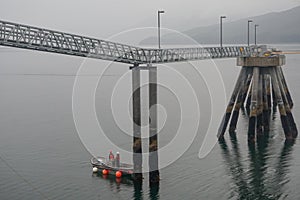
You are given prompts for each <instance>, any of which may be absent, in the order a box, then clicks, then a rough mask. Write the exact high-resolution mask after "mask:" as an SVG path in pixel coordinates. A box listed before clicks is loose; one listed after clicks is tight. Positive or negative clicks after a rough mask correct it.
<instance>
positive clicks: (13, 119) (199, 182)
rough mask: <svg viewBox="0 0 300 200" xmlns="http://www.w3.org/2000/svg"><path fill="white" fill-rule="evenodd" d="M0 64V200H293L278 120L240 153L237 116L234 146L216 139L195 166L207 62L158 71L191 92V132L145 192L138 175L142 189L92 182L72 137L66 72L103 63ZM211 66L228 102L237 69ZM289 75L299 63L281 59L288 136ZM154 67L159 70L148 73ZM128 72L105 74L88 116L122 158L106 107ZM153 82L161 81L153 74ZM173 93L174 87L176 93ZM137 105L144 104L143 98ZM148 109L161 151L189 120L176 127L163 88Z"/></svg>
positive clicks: (298, 193)
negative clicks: (158, 112)
mask: <svg viewBox="0 0 300 200" xmlns="http://www.w3.org/2000/svg"><path fill="white" fill-rule="evenodd" d="M272 46H276V47H279V48H280V49H283V50H293V49H294V50H299V49H300V45H296V44H295V45H272ZM0 60H1V64H0V199H1V200H2V199H3V200H6V199H7V200H12V199H22V200H26V199H28V200H33V199H64V200H66V199H164V200H165V199H251V200H252V199H259V200H260V199H266V200H271V199H272V200H273V199H274V200H275V199H290V200H295V199H300V190H299V185H300V145H299V142H300V139H299V138H298V139H297V140H296V142H295V144H294V145H287V144H285V139H284V134H283V131H282V128H281V123H280V118H279V116H278V113H274V114H272V122H271V131H270V135H269V138H267V139H266V140H264V141H261V142H260V143H257V144H255V145H248V143H247V127H248V122H247V117H246V115H245V114H241V115H240V118H239V122H238V129H237V137H236V139H234V138H230V137H229V136H228V134H226V137H225V139H226V142H225V143H217V144H216V145H215V146H214V147H213V149H212V151H211V152H210V153H209V154H208V155H207V156H206V157H205V158H203V159H199V158H198V153H199V149H200V146H201V144H202V142H203V140H204V136H205V133H206V130H207V124H208V122H209V118H210V108H211V106H212V105H211V101H210V99H209V86H207V85H206V84H205V82H204V79H203V77H202V78H201V76H199V75H196V73H195V68H194V67H196V68H201V66H204V65H208V64H211V63H210V62H209V61H197V62H193V63H192V64H191V63H189V64H186V63H177V64H168V65H167V67H171V68H174V69H176V70H178V71H179V72H180V74H182V75H183V76H184V77H185V78H186V79H187V80H188V81H189V83H190V84H191V87H192V88H193V89H194V91H195V94H196V96H197V101H198V103H199V108H200V109H199V110H200V115H201V116H200V124H199V129H198V130H197V136H196V138H195V139H194V140H193V141H192V143H191V146H190V147H189V148H188V150H187V151H185V152H184V153H183V155H182V156H181V157H180V158H179V159H177V160H176V161H175V162H173V163H172V164H170V165H169V166H167V167H165V168H163V169H162V170H161V171H160V173H161V182H160V184H159V185H158V186H156V187H150V186H149V184H148V177H147V175H145V179H144V181H143V184H142V185H135V184H133V183H132V182H131V181H130V180H126V179H122V180H121V182H119V181H116V180H115V179H114V178H103V177H102V176H101V175H96V174H93V173H92V169H91V165H90V163H89V160H90V158H91V157H92V155H91V154H90V153H89V151H87V149H86V148H85V146H84V145H83V143H82V142H81V140H80V137H79V135H78V133H77V130H76V127H75V123H74V121H73V113H72V92H73V85H74V80H75V77H76V76H75V75H76V72H77V70H78V69H79V67H82V66H85V67H91V68H92V67H99V68H105V67H107V66H108V64H109V63H108V62H104V61H98V60H91V61H84V59H81V58H74V57H68V56H63V55H54V54H46V53H39V52H32V51H26V50H16V49H11V48H1V49H0ZM215 64H216V66H217V67H218V69H219V70H220V73H221V75H222V77H223V79H224V85H225V89H226V94H227V98H228V96H229V95H230V94H231V92H232V89H233V86H234V83H235V81H236V78H237V74H238V72H239V69H240V68H239V67H236V60H235V59H219V60H216V61H215ZM299 66H300V55H287V64H286V65H285V66H284V67H283V69H284V73H285V76H286V79H287V80H288V85H289V88H290V91H291V93H292V97H293V100H294V102H295V106H294V109H293V114H294V117H295V120H296V123H297V125H298V127H299V125H300V109H299V106H300V103H299V102H300V90H299V87H300V68H299ZM163 67H164V66H159V69H158V73H160V68H163ZM128 71H129V70H128V66H126V65H123V64H111V65H110V66H109V68H108V70H107V71H105V73H104V76H103V77H102V79H101V80H100V81H99V85H98V88H97V92H96V96H95V98H96V104H95V107H96V110H97V111H98V112H97V117H98V120H99V121H100V124H105V129H104V131H105V132H106V133H107V135H109V137H110V138H111V140H113V141H114V142H115V143H116V144H117V145H120V146H121V147H122V148H124V149H127V150H130V149H131V145H132V143H131V140H132V139H131V138H130V137H129V136H123V135H124V134H123V132H122V130H121V129H120V128H119V127H118V126H116V124H115V122H114V120H113V116H112V114H111V106H110V105H111V101H110V99H111V95H112V91H113V89H114V86H115V85H116V83H117V82H118V80H120V77H122V76H123V75H124V73H126V72H128ZM94 77H95V74H89V75H86V79H89V78H94ZM158 78H159V79H164V78H170V77H168V74H164V73H161V75H160V76H159V77H158ZM171 78H172V77H171ZM130 84H131V82H130V81H128V83H127V84H126V82H125V83H124V85H125V86H124V87H125V88H126V87H127V88H128V91H124V96H126V95H127V94H128V93H130V92H131V91H130V88H131V85H130ZM179 84H180V83H178V85H176V84H175V87H179V88H180V87H181V85H179ZM143 97H147V96H146V94H145V92H144V94H143ZM125 100H126V99H125ZM158 101H159V103H160V104H161V105H162V106H164V107H165V111H166V113H169V114H168V117H167V121H166V124H165V125H166V128H164V129H162V131H161V133H160V135H159V140H160V144H159V145H160V146H164V145H166V144H168V142H170V140H171V139H172V138H173V137H175V136H174V132H176V129H178V126H179V125H178V122H179V121H180V120H185V119H186V118H188V117H189V116H188V115H186V116H183V118H182V119H180V117H179V116H180V111H178V110H177V106H178V102H177V101H176V99H175V97H174V95H172V93H171V92H170V91H168V89H167V88H163V87H161V88H159V100H158ZM118 102H119V101H118ZM120 102H122V99H121V100H120ZM125 102H126V101H125ZM129 107H130V106H129ZM143 109H144V110H145V108H143ZM224 111H225V108H224ZM124 112H125V111H124ZM124 120H125V119H124ZM212 120H214V119H212ZM125 126H126V125H125ZM128 127H131V124H128ZM185 131H189V129H188V128H187V129H185ZM190 131H192V130H190ZM211 137H214V135H211ZM99 145H101V141H99ZM100 153H102V152H99V154H100ZM106 154H107V152H103V155H106ZM170 154H172V152H170Z"/></svg>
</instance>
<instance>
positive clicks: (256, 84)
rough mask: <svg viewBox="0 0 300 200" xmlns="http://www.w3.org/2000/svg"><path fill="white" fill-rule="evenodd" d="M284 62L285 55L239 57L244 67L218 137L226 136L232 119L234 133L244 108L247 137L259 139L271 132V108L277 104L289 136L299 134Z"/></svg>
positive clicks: (290, 137)
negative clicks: (247, 123) (246, 119)
mask: <svg viewBox="0 0 300 200" xmlns="http://www.w3.org/2000/svg"><path fill="white" fill-rule="evenodd" d="M284 64H285V56H283V55H280V56H279V55H276V56H271V57H240V58H238V59H237V65H239V66H242V69H241V71H240V74H239V77H238V80H237V82H236V85H235V88H234V90H233V93H232V95H231V98H230V101H229V103H228V106H227V109H226V113H225V115H224V117H223V120H222V123H221V125H220V128H219V131H218V137H219V139H222V138H223V136H224V133H225V131H226V129H227V126H228V124H229V121H230V124H229V132H230V133H234V132H235V130H236V126H237V121H238V118H239V112H240V110H241V109H245V110H246V111H247V114H248V116H249V126H248V140H249V141H255V139H256V138H257V139H259V137H261V136H263V135H265V134H267V133H268V132H269V130H270V116H271V111H272V110H276V108H277V107H278V110H279V114H280V119H281V123H282V128H283V131H284V134H285V137H286V139H287V140H293V139H295V138H296V137H297V135H298V131H297V127H296V124H295V121H294V118H293V115H292V108H293V105H294V104H293V100H292V97H291V94H290V92H289V89H288V86H287V82H286V80H285V77H284V74H283V71H282V68H281V66H282V65H284ZM272 107H273V109H272Z"/></svg>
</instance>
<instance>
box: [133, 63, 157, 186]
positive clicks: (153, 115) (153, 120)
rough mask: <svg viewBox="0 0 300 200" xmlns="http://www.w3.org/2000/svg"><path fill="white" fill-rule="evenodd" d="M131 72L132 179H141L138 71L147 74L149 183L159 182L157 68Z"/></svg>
mask: <svg viewBox="0 0 300 200" xmlns="http://www.w3.org/2000/svg"><path fill="white" fill-rule="evenodd" d="M130 69H131V70H132V92H133V94H132V106H133V107H132V110H133V112H132V115H133V165H134V179H135V180H136V181H141V180H142V179H143V174H142V165H143V156H142V152H143V151H142V138H141V90H140V87H141V83H140V82H141V81H140V77H141V74H140V71H141V70H147V71H148V72H149V181H150V183H151V184H152V183H157V182H159V168H158V136H157V68H156V67H153V66H150V65H148V66H146V67H140V66H134V67H131V68H130Z"/></svg>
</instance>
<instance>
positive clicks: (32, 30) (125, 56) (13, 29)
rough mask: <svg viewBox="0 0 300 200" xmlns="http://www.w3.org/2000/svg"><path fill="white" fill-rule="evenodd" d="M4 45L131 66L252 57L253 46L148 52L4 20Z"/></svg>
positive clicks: (0, 35) (0, 25)
mask: <svg viewBox="0 0 300 200" xmlns="http://www.w3.org/2000/svg"><path fill="white" fill-rule="evenodd" d="M0 45H2V46H11V47H17V48H25V49H31V50H39V51H46V52H53V53H60V54H67V55H74V56H82V57H89V58H97V59H102V60H110V61H116V62H122V63H130V64H147V63H167V62H182V61H189V60H203V59H213V58H228V57H238V56H249V55H250V54H251V49H250V47H244V46H232V47H223V48H220V47H201V48H173V49H149V48H148V49H147V48H139V47H134V46H130V45H125V44H120V43H115V42H110V41H105V40H100V39H95V38H90V37H85V36H79V35H75V34H69V33H63V32H59V31H53V30H48V29H43V28H37V27H32V26H28V25H22V24H16V23H12V22H5V21H0Z"/></svg>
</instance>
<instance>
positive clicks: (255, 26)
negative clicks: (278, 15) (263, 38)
mask: <svg viewBox="0 0 300 200" xmlns="http://www.w3.org/2000/svg"><path fill="white" fill-rule="evenodd" d="M257 27H258V24H255V25H254V44H255V46H256V44H257V42H256V28H257Z"/></svg>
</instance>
